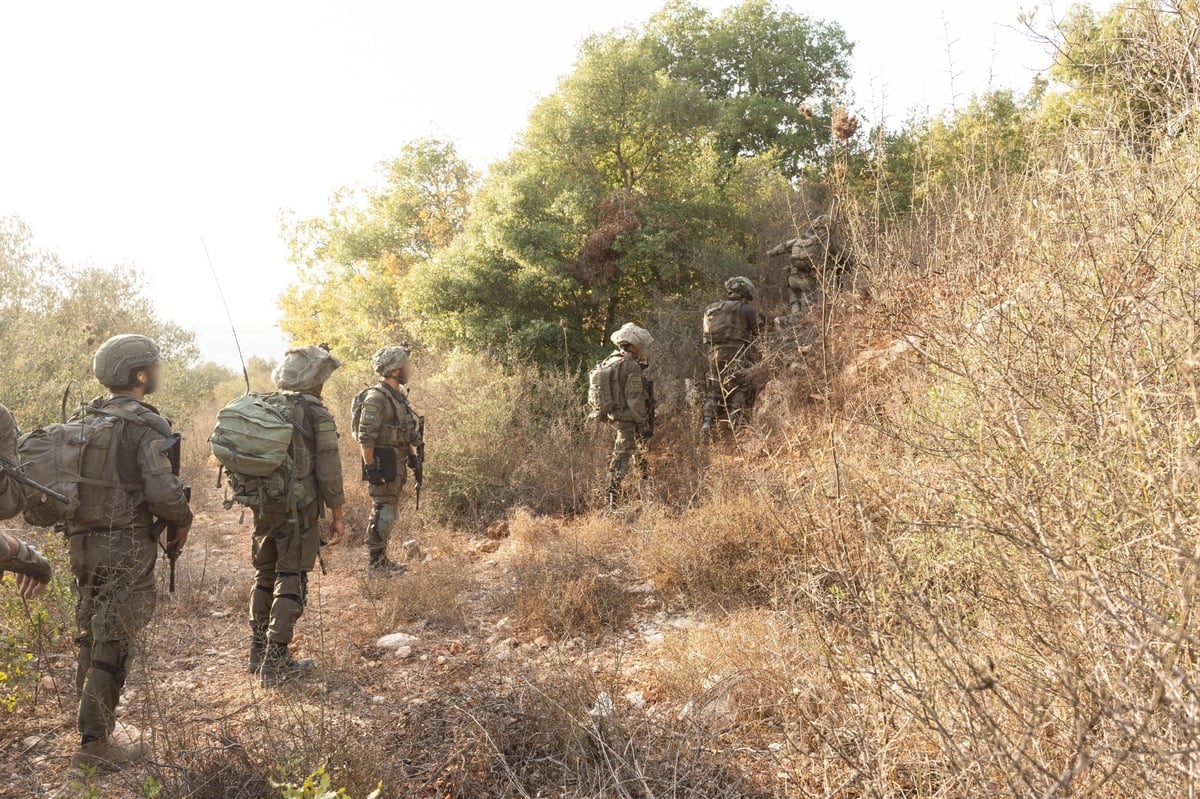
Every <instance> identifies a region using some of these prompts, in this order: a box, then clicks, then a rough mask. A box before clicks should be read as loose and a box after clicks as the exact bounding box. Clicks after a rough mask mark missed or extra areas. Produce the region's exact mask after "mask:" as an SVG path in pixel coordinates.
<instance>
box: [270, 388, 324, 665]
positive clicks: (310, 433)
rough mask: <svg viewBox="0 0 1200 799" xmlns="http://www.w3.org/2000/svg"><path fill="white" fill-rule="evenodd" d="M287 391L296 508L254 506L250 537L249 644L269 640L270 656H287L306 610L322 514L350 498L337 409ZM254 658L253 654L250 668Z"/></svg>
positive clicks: (282, 657)
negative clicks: (333, 410)
mask: <svg viewBox="0 0 1200 799" xmlns="http://www.w3.org/2000/svg"><path fill="white" fill-rule="evenodd" d="M284 396H287V397H288V398H289V399H291V400H292V402H293V412H294V425H295V430H296V432H295V434H294V436H293V438H292V459H293V463H294V468H295V471H294V477H295V480H296V488H294V489H293V490H294V491H296V492H297V497H298V500H297V509H296V513H295V515H294V516H293V515H292V514H291V513H290V512H289V511H288V509H287V508H286V507H270V506H267V507H264V508H263V509H262V510H261V511H260V510H258V509H255V510H254V536H253V541H252V560H253V564H254V569H255V578H254V591H253V592H252V593H251V595H250V627H251V631H252V635H253V638H252V642H251V647H252V651H253V649H254V648H255V647H256V646H258V647H261V646H262V645H263V644H264V643H265V645H266V651H265V656H266V658H267V660H268V661H272V660H275V661H279V660H286V659H287V647H288V645H289V644H290V643H291V642H292V636H293V634H294V632H295V625H296V621H297V620H298V619H299V618H300V616H301V615H302V614H303V613H304V606H305V603H306V601H307V598H308V573H309V572H311V571H312V570H313V567H314V566H315V565H316V562H317V553H318V550H319V548H320V545H321V533H320V529H319V520H320V519H321V518H322V517H324V515H325V514H324V509H325V508H340V507H341V506H342V505H344V504H345V502H346V498H345V495H344V493H343V488H342V462H341V457H340V456H339V454H338V433H337V425H336V424H335V423H334V420H333V414H331V413H330V412H329V409H328V408H326V407H325V405H324V404H323V403H322V402H321V398H320V397H319V396H317V395H316V394H311V393H307V392H298V391H285V392H284ZM259 651H260V652H261V651H262V650H261V649H260V650H259ZM260 657H261V655H260ZM254 660H255V656H254V655H253V654H252V655H251V662H252V668H253V663H254ZM309 665H311V664H309Z"/></svg>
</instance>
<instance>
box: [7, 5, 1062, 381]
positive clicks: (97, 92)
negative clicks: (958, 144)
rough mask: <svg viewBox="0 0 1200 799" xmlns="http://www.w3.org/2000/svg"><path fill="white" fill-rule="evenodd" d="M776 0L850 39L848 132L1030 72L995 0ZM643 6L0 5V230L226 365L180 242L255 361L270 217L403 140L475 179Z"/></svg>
mask: <svg viewBox="0 0 1200 799" xmlns="http://www.w3.org/2000/svg"><path fill="white" fill-rule="evenodd" d="M702 4H703V5H706V6H709V7H712V8H721V7H724V6H726V5H729V3H728V2H726V1H724V0H708V1H707V2H702ZM781 4H782V5H786V6H788V7H791V8H794V9H795V10H797V11H801V12H804V13H809V14H811V15H813V16H818V17H822V16H823V17H826V18H832V19H834V20H836V21H837V22H839V23H841V25H842V26H843V27H844V28H845V30H846V31H847V33H848V35H849V37H850V39H851V40H852V41H854V42H855V43H856V49H855V54H854V69H855V72H856V79H855V82H854V83H853V85H852V86H851V87H849V89H850V91H851V92H852V93H853V96H854V103H853V106H854V110H855V111H856V112H857V113H858V114H859V116H860V117H862V118H863V119H864V121H866V122H868V123H870V122H874V121H877V120H879V119H880V114H881V109H882V110H884V111H886V114H887V115H888V116H889V117H890V118H892V119H893V120H899V119H903V118H904V117H905V116H906V115H907V112H908V111H909V110H910V109H914V108H915V109H920V110H929V109H932V110H933V111H939V110H942V109H944V108H947V107H949V106H950V104H951V102H952V99H953V98H954V97H957V100H958V102H962V101H963V100H965V99H966V98H967V97H969V96H970V95H971V94H972V93H975V92H979V91H982V90H985V89H987V88H988V87H989V86H995V87H1014V88H1018V89H1024V88H1026V87H1028V85H1029V83H1030V80H1031V79H1032V77H1033V74H1034V72H1035V71H1036V70H1039V69H1044V68H1045V67H1047V66H1048V64H1049V57H1048V56H1047V55H1046V52H1045V50H1044V48H1043V47H1042V46H1041V45H1038V44H1036V43H1034V42H1032V41H1030V40H1029V39H1028V38H1027V37H1026V36H1025V35H1024V33H1023V32H1021V31H1020V30H1019V29H1018V25H1017V16H1018V14H1019V12H1020V11H1021V9H1022V7H1023V5H1024V4H1023V3H1021V2H1018V0H996V1H995V2H977V3H950V2H946V1H945V0H909V2H904V3H881V2H872V1H871V0H842V2H839V3H829V4H827V5H823V6H820V5H816V4H810V3H806V2H788V1H787V0H781ZM661 5H662V3H661V2H660V0H598V1H597V2H573V1H572V0H566V1H565V2H564V0H556V1H555V2H546V1H544V0H514V2H508V3H497V2H460V1H458V0H443V2H420V3H415V2H398V1H395V0H394V1H393V2H384V1H383V0H376V1H375V2H369V1H368V0H349V1H346V0H343V1H342V2H336V3H335V2H312V1H311V0H289V2H204V3H200V2H190V3H189V2H161V0H160V1H159V2H138V3H134V2H112V3H97V2H94V1H89V2H49V1H48V2H20V1H19V0H0V75H3V81H2V86H3V92H2V97H3V108H4V110H5V115H4V116H5V118H4V120H3V123H2V124H0V216H8V215H16V216H19V217H20V218H22V219H23V220H24V221H25V222H27V223H28V224H29V225H31V226H32V228H33V230H34V233H35V234H36V236H37V243H38V245H40V246H41V247H42V248H45V249H48V250H53V251H55V252H58V253H59V254H60V255H61V256H62V257H63V259H64V260H65V261H67V262H68V263H94V264H97V265H102V266H108V265H113V264H126V265H133V266H136V267H137V268H139V269H140V270H142V272H143V273H144V275H145V278H146V280H147V282H148V284H149V293H150V296H151V297H153V298H154V300H155V301H156V303H157V305H158V308H159V311H160V313H161V315H162V316H163V317H165V318H168V319H172V320H174V321H176V322H179V323H180V324H182V325H184V326H186V327H189V328H192V329H194V330H196V331H197V333H198V334H199V341H200V345H201V348H202V350H203V353H204V356H205V357H206V358H211V359H214V360H217V361H220V362H222V363H226V364H234V363H236V355H235V354H234V350H233V345H232V341H231V340H230V336H229V333H228V326H227V324H226V322H225V318H224V312H223V311H222V309H221V305H220V301H219V299H218V296H217V292H216V289H215V287H214V282H213V280H212V277H211V276H210V274H209V270H208V265H207V262H206V261H205V258H204V251H203V249H202V247H201V237H203V238H204V239H205V240H206V241H207V243H208V248H209V250H210V251H211V253H212V257H213V259H214V261H215V263H216V268H217V271H218V273H219V274H220V277H221V281H222V284H223V286H224V289H225V293H226V295H228V299H229V302H230V306H231V308H232V311H233V315H234V319H235V322H236V323H237V326H238V329H239V332H240V333H241V336H242V343H243V346H244V347H245V349H246V350H247V355H250V354H261V355H265V356H268V357H275V356H277V355H278V354H279V351H280V350H281V349H282V348H283V346H284V344H283V336H282V334H281V333H280V332H279V331H278V329H277V328H276V327H275V322H276V320H277V318H278V315H279V312H278V303H277V300H278V296H279V294H280V292H281V291H282V290H283V289H284V287H286V286H287V284H288V283H289V282H290V280H291V279H292V275H293V270H292V268H291V267H290V266H289V265H288V264H287V262H286V254H285V251H284V247H283V245H282V242H281V240H280V237H279V224H278V218H279V212H280V210H281V209H294V210H295V211H296V212H298V213H300V214H302V215H316V214H320V213H321V212H322V211H323V210H324V209H325V208H326V207H327V203H328V198H329V194H330V192H331V191H332V190H333V189H335V188H336V187H338V186H342V185H348V184H362V183H367V182H370V181H371V180H372V179H373V177H374V170H375V166H376V164H378V163H379V162H380V161H383V160H384V159H387V158H389V157H392V156H394V155H396V154H397V153H398V152H399V150H400V147H401V146H402V145H403V144H404V142H406V141H408V140H410V139H413V138H416V137H420V136H426V135H436V136H442V137H447V138H449V139H451V140H453V141H454V142H455V143H456V144H457V145H458V147H459V149H460V151H461V152H462V153H463V155H465V156H466V157H467V158H468V159H469V160H470V161H472V162H473V163H474V164H475V165H476V166H478V167H480V168H482V167H485V166H486V165H487V164H488V163H490V162H491V161H494V160H496V159H498V158H500V157H502V156H503V155H504V154H505V153H506V152H507V151H508V149H509V147H510V145H511V143H512V141H513V139H514V137H515V136H516V135H517V134H518V133H519V132H520V131H521V129H522V127H523V125H524V121H525V118H526V116H527V114H528V112H529V110H530V109H531V108H532V107H533V105H534V103H535V102H536V101H537V100H538V98H540V97H542V96H544V95H545V94H547V93H548V92H550V91H552V90H553V88H554V86H555V83H556V81H557V79H558V78H559V77H560V76H561V75H563V74H564V73H566V72H567V71H569V69H570V67H571V64H572V63H573V61H574V57H575V52H576V48H577V46H578V44H579V42H580V40H581V39H583V38H584V37H585V36H587V35H588V34H590V33H595V32H602V31H606V30H609V29H611V28H613V27H615V26H621V25H626V24H630V23H637V22H640V21H642V20H644V19H645V18H647V17H648V16H650V15H651V14H653V13H654V12H655V11H656V10H657V9H658V8H659V7H660V6H661ZM947 30H948V31H949V35H947ZM948 40H949V42H950V47H949V55H948V53H947V41H948ZM951 60H952V61H953V64H954V70H955V77H954V80H953V81H951V78H950V63H951ZM952 87H953V91H952ZM381 343H382V342H381Z"/></svg>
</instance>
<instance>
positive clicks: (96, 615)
mask: <svg viewBox="0 0 1200 799" xmlns="http://www.w3.org/2000/svg"><path fill="white" fill-rule="evenodd" d="M92 367H93V371H94V373H95V375H96V379H97V380H98V381H100V383H101V384H102V385H104V386H105V387H107V388H108V389H109V391H110V392H111V393H110V394H109V395H108V396H105V397H101V398H98V399H96V400H93V401H92V402H91V403H89V404H88V405H86V406H84V407H83V408H82V409H81V410H80V414H79V415H78V416H77V418H79V419H87V418H88V417H92V418H95V419H98V420H99V421H100V422H103V423H105V424H107V423H109V422H111V427H109V428H108V430H109V431H111V434H110V435H108V436H106V437H104V438H101V439H98V440H96V441H95V442H94V443H93V444H91V445H89V447H88V449H87V450H85V455H84V458H83V463H82V466H81V468H80V472H81V474H82V477H83V482H81V483H80V485H79V508H78V509H77V510H76V511H75V512H74V513H73V515H72V517H71V521H70V522H68V523H67V524H66V533H67V537H68V542H69V550H70V557H71V571H72V573H73V574H74V577H75V586H76V590H77V592H78V604H77V605H76V612H75V615H76V620H77V621H78V623H79V638H78V639H77V641H78V643H79V665H78V669H77V671H76V681H75V686H76V690H77V691H78V692H79V733H80V736H81V740H80V747H79V749H78V751H76V752H75V755H74V756H73V757H72V758H71V768H72V771H73V772H75V773H77V774H78V773H82V772H85V771H88V770H96V771H112V770H116V769H118V768H120V767H121V766H122V765H124V764H127V763H129V762H132V761H135V760H139V759H141V758H142V757H144V756H145V754H146V746H145V744H144V743H143V742H141V741H132V742H128V743H121V744H118V743H116V742H114V741H110V736H111V735H112V733H113V730H114V729H115V726H116V709H117V703H118V702H119V701H120V697H121V689H122V688H123V687H124V684H125V678H126V675H127V674H128V673H129V665H130V658H131V656H132V648H133V642H134V638H135V636H136V635H137V634H138V633H139V632H140V631H141V630H142V628H144V627H145V626H146V624H147V623H148V622H149V621H150V617H151V616H152V615H153V613H154V605H155V585H154V565H155V561H156V560H157V559H158V547H159V541H158V540H156V539H157V537H158V535H160V534H161V532H162V529H163V526H162V524H156V522H155V520H156V518H157V519H158V520H160V521H162V522H170V523H173V524H174V525H177V527H178V531H177V533H176V538H175V539H174V541H175V546H176V547H178V548H182V547H183V546H184V544H185V543H186V541H187V536H188V531H189V529H190V528H191V525H192V511H191V509H190V508H189V507H188V500H187V496H186V494H185V490H184V485H183V481H182V480H181V479H180V478H179V476H178V475H176V474H174V473H173V471H172V466H171V460H170V457H169V455H168V452H169V451H170V448H171V444H172V438H173V434H172V432H171V425H170V423H169V422H168V421H167V420H166V419H164V418H163V417H162V416H160V415H159V413H158V410H157V409H156V408H154V406H152V405H150V404H148V403H147V402H146V401H145V397H146V396H147V395H148V394H152V393H154V391H155V389H156V388H158V384H159V349H158V346H157V345H156V344H155V343H154V342H153V341H151V340H150V339H148V338H146V337H145V336H138V335H131V334H127V335H120V336H114V337H113V338H110V339H109V340H108V341H105V342H104V343H103V344H102V345H100V349H98V350H97V351H96V355H95V358H94V359H93V361H92ZM98 423H99V422H98Z"/></svg>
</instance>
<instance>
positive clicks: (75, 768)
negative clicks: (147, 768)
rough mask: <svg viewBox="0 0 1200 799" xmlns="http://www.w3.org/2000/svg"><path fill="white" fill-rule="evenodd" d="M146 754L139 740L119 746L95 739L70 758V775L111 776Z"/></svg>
mask: <svg viewBox="0 0 1200 799" xmlns="http://www.w3.org/2000/svg"><path fill="white" fill-rule="evenodd" d="M147 754H148V752H147V746H146V744H145V743H143V742H142V741H141V740H138V741H130V742H129V743H125V744H120V743H117V742H115V741H112V740H109V739H107V738H96V739H95V740H92V741H88V742H87V743H85V744H84V745H82V746H80V747H79V748H78V749H76V750H75V754H73V755H72V756H71V774H72V775H73V776H76V777H87V776H89V775H90V774H111V773H112V772H114V771H120V770H121V769H122V768H124V767H125V766H128V765H129V764H130V763H136V762H138V761H139V760H142V759H143V758H145V757H146V755H147Z"/></svg>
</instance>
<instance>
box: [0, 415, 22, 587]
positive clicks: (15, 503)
mask: <svg viewBox="0 0 1200 799" xmlns="http://www.w3.org/2000/svg"><path fill="white" fill-rule="evenodd" d="M0 458H3V459H4V460H5V461H7V462H8V463H10V464H12V465H13V466H16V465H18V463H19V460H18V456H17V423H16V420H14V419H13V417H12V414H11V413H9V412H8V408H5V407H4V406H3V405H0ZM24 508H25V493H24V491H23V489H22V487H21V484H20V483H18V482H17V481H16V480H13V479H12V478H11V477H9V476H7V475H2V476H0V519H10V518H12V517H13V516H16V515H17V514H18V513H20V512H21V511H22V510H24ZM0 568H3V567H2V566H0Z"/></svg>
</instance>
